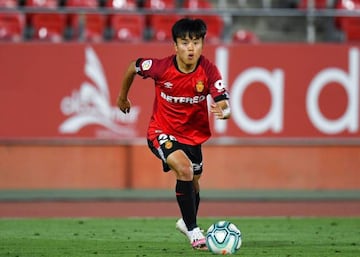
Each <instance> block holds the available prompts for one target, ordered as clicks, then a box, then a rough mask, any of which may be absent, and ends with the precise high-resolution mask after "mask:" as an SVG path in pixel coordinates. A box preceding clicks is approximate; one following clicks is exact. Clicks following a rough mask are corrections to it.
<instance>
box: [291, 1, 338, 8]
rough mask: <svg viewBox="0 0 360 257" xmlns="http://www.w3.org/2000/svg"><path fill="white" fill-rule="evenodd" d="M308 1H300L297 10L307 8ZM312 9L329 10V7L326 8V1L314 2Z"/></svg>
mask: <svg viewBox="0 0 360 257" xmlns="http://www.w3.org/2000/svg"><path fill="white" fill-rule="evenodd" d="M309 2H310V1H309V0H301V1H300V2H299V3H298V8H299V9H306V8H308V7H309V4H310V3H309ZM314 5H315V6H314V8H315V9H326V8H330V7H331V6H328V0H314Z"/></svg>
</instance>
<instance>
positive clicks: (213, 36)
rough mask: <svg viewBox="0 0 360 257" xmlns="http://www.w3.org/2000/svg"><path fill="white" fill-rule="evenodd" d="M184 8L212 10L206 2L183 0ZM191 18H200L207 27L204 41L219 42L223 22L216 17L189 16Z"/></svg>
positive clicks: (204, 0) (202, 0) (220, 18)
mask: <svg viewBox="0 0 360 257" xmlns="http://www.w3.org/2000/svg"><path fill="white" fill-rule="evenodd" d="M184 8H186V9H189V10H198V9H212V8H213V6H212V4H211V3H210V2H209V1H206V0H185V1H184ZM190 17H192V18H200V19H202V20H204V22H205V23H206V25H207V33H206V40H207V41H209V42H219V41H220V40H221V38H222V33H223V30H224V21H223V19H222V17H220V16H218V15H190Z"/></svg>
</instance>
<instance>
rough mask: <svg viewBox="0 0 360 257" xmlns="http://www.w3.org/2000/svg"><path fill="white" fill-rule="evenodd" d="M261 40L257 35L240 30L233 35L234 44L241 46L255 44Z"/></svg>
mask: <svg viewBox="0 0 360 257" xmlns="http://www.w3.org/2000/svg"><path fill="white" fill-rule="evenodd" d="M259 41H260V40H259V38H258V37H257V35H256V34H255V33H254V32H252V31H249V30H242V29H239V30H237V31H235V32H234V33H233V37H232V42H233V43H241V44H254V43H258V42H259Z"/></svg>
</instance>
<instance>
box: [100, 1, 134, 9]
mask: <svg viewBox="0 0 360 257" xmlns="http://www.w3.org/2000/svg"><path fill="white" fill-rule="evenodd" d="M106 7H110V8H114V9H127V10H131V9H132V10H134V9H136V8H137V3H136V0H107V1H106Z"/></svg>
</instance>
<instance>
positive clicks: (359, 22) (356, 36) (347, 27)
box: [335, 0, 360, 41]
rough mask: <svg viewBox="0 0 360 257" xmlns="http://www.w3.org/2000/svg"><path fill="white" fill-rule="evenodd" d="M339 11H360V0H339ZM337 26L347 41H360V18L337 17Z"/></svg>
mask: <svg viewBox="0 0 360 257" xmlns="http://www.w3.org/2000/svg"><path fill="white" fill-rule="evenodd" d="M335 7H336V9H337V10H348V11H352V10H357V11H360V0H339V1H337V3H336V6H335ZM335 25H336V26H337V27H338V28H339V29H340V30H341V31H342V32H343V33H344V39H345V41H360V17H345V16H342V17H336V19H335Z"/></svg>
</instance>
